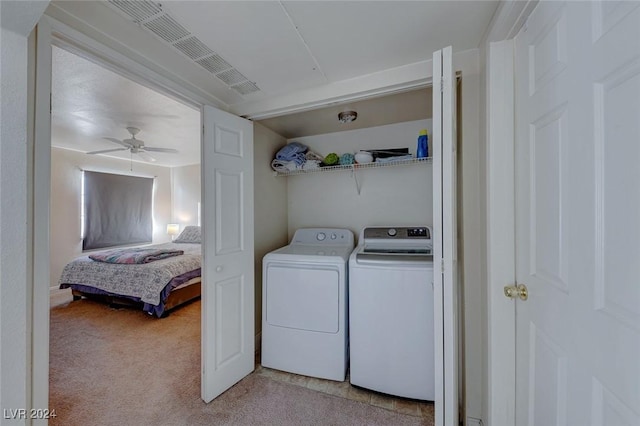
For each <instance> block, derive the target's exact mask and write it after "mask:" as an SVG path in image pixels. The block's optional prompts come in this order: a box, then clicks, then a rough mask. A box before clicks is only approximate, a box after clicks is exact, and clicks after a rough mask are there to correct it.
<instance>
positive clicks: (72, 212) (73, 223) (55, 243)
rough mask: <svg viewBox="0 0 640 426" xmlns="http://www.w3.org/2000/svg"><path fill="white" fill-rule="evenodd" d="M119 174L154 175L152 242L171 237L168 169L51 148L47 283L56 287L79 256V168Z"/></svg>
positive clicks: (169, 173) (169, 170)
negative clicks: (49, 279) (168, 232)
mask: <svg viewBox="0 0 640 426" xmlns="http://www.w3.org/2000/svg"><path fill="white" fill-rule="evenodd" d="M81 169H84V170H91V171H99V172H107V173H116V174H122V175H135V176H145V177H154V176H155V177H156V178H155V180H154V185H153V186H154V194H153V243H154V244H157V243H162V242H167V241H170V240H171V237H170V236H169V235H167V223H169V222H170V221H171V169H170V168H168V167H161V166H155V165H153V164H147V163H133V172H131V171H130V162H129V161H126V160H120V159H115V158H110V157H105V156H100V155H87V154H84V153H82V152H78V151H71V150H67V149H60V148H51V219H50V225H51V227H50V256H51V259H50V261H51V283H50V285H51V287H57V285H58V279H59V278H60V274H61V273H62V269H63V268H64V265H66V264H67V263H68V262H70V261H71V260H73V259H75V258H76V257H78V256H82V240H81V238H80V211H81V204H80V203H81V201H80V196H81V177H82V170H81Z"/></svg>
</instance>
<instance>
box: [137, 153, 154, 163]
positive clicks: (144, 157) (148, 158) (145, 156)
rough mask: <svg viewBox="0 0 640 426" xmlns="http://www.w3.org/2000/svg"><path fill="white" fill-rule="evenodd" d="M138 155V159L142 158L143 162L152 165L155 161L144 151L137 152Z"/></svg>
mask: <svg viewBox="0 0 640 426" xmlns="http://www.w3.org/2000/svg"><path fill="white" fill-rule="evenodd" d="M138 155H139V156H140V158H142V159H143V160H145V161H149V162H150V163H153V162H155V161H156V159H155V158H153V157H152V156H150V155H149V154H147V153H146V152H144V151H138Z"/></svg>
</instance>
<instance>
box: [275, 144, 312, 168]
mask: <svg viewBox="0 0 640 426" xmlns="http://www.w3.org/2000/svg"><path fill="white" fill-rule="evenodd" d="M308 149H309V148H308V147H307V146H305V145H302V144H301V143H299V142H291V143H290V144H287V145H285V146H284V147H282V148H281V149H280V151H278V152H277V153H276V160H280V161H295V163H296V164H297V165H299V166H302V165H303V164H304V162H305V161H306V160H307V158H306V157H305V155H304V153H305V152H307V150H308Z"/></svg>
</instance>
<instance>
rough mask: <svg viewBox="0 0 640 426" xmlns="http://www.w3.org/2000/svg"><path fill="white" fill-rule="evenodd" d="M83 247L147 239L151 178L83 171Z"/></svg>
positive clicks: (150, 234) (150, 232) (149, 235)
mask: <svg viewBox="0 0 640 426" xmlns="http://www.w3.org/2000/svg"><path fill="white" fill-rule="evenodd" d="M83 176H84V179H83V185H82V186H83V193H84V197H83V198H84V202H83V211H84V214H83V217H84V230H83V231H84V232H83V239H82V249H83V250H92V249H98V248H105V247H114V246H123V245H131V244H143V243H150V242H151V240H152V237H153V220H152V206H153V178H144V177H136V176H124V175H116V174H110V173H98V172H89V171H85V172H84V173H83Z"/></svg>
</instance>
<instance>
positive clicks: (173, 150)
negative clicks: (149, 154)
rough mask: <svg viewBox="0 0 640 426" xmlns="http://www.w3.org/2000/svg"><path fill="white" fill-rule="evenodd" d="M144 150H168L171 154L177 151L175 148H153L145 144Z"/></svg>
mask: <svg viewBox="0 0 640 426" xmlns="http://www.w3.org/2000/svg"><path fill="white" fill-rule="evenodd" d="M144 150H145V151H153V152H168V153H171V154H177V153H178V152H179V151H178V150H177V149H173V148H154V147H152V146H145V147H144Z"/></svg>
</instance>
